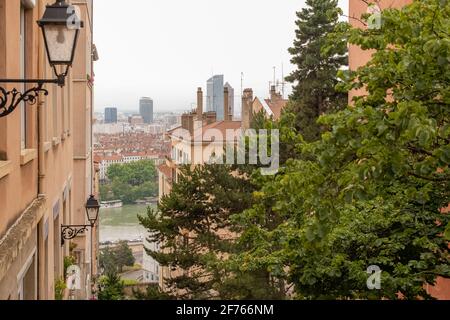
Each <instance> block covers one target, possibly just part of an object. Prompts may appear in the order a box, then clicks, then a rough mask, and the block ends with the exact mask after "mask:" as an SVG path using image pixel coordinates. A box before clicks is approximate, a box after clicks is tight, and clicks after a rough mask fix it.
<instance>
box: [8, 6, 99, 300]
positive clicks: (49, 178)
mask: <svg viewBox="0 0 450 320" xmlns="http://www.w3.org/2000/svg"><path fill="white" fill-rule="evenodd" d="M53 2H54V1H52V0H0V79H23V78H27V79H52V78H54V74H53V71H52V69H51V68H50V66H49V62H48V60H47V55H46V51H45V46H44V41H43V37H42V34H41V31H40V30H39V27H38V25H37V23H36V21H37V20H38V19H40V18H41V17H42V16H43V14H44V11H45V6H46V5H47V4H52V3H53ZM71 4H73V5H76V6H78V8H79V9H80V10H79V12H80V13H81V19H82V20H83V21H84V28H83V29H81V31H80V36H79V39H78V45H77V47H76V53H75V59H74V64H73V67H72V68H71V69H70V71H69V75H68V77H67V78H66V85H65V86H64V87H59V86H57V85H56V84H45V85H44V86H45V89H46V90H48V95H47V96H44V95H42V94H41V95H40V96H39V98H38V101H37V103H36V104H35V105H30V104H29V103H22V105H20V106H19V107H18V108H17V109H16V110H15V111H14V112H13V113H11V114H10V115H8V116H6V117H3V118H0V300H6V299H11V300H16V299H18V300H20V299H24V300H37V299H39V300H52V299H54V298H55V291H56V285H57V283H58V282H61V281H65V279H64V258H65V257H68V256H69V255H73V256H74V257H75V258H76V264H77V265H78V266H79V267H80V268H81V271H82V272H81V279H82V281H81V282H82V286H81V288H80V290H77V291H76V292H75V293H76V296H77V297H78V298H88V297H89V295H90V292H91V290H90V289H91V288H90V279H91V277H90V269H91V263H92V261H91V259H90V258H89V257H90V254H91V251H90V250H91V249H90V248H91V240H90V238H89V232H88V234H86V235H83V236H80V237H77V238H76V239H74V240H72V241H65V242H64V245H62V239H61V225H72V224H82V225H84V224H87V223H86V213H85V209H84V205H85V203H86V200H87V198H88V197H89V195H90V194H91V193H95V181H94V177H95V175H94V174H93V173H94V168H93V164H92V147H91V146H92V138H91V136H92V134H91V127H92V102H93V84H92V81H91V79H93V65H92V61H93V56H94V55H93V50H94V46H93V43H92V30H93V26H92V0H79V1H72V2H71ZM31 85H33V84H31ZM0 86H1V87H4V88H5V89H6V90H11V89H13V88H14V87H15V88H17V89H18V90H19V91H23V89H25V88H27V87H26V86H23V85H21V84H16V85H12V84H9V83H0ZM93 234H94V237H93V242H92V243H94V244H95V243H96V239H97V237H96V234H97V230H96V228H95V229H94V230H93ZM92 247H94V252H93V254H94V256H96V253H95V248H96V247H97V246H96V245H93V246H92ZM95 265H96V262H95V261H94V266H95ZM95 271H96V270H95V268H94V272H95Z"/></svg>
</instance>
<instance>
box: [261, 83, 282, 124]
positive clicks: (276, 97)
mask: <svg viewBox="0 0 450 320" xmlns="http://www.w3.org/2000/svg"><path fill="white" fill-rule="evenodd" d="M288 101H289V100H287V99H283V96H282V95H281V93H279V92H277V90H276V87H275V86H272V87H271V89H270V97H269V98H268V99H260V98H258V97H256V98H255V100H254V101H253V107H252V111H253V113H258V112H260V111H263V112H264V114H265V115H266V117H267V118H272V119H273V120H279V119H280V118H281V111H282V110H283V109H284V107H285V106H286V105H287V103H288Z"/></svg>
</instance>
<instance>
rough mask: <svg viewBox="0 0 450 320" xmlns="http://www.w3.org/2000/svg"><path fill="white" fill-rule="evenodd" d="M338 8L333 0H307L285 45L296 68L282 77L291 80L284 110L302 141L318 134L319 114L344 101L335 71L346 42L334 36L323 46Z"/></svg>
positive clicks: (343, 63) (341, 63)
mask: <svg viewBox="0 0 450 320" xmlns="http://www.w3.org/2000/svg"><path fill="white" fill-rule="evenodd" d="M340 12H341V11H340V9H339V7H338V1H337V0H307V1H306V7H305V8H303V9H302V10H301V11H299V12H297V17H298V20H297V22H296V25H297V30H296V38H295V41H294V46H293V47H292V48H290V49H289V53H290V54H291V55H292V60H291V62H292V64H294V65H296V66H297V68H296V69H295V70H294V71H293V72H292V73H291V74H290V75H289V76H288V77H287V78H286V80H287V81H289V82H292V83H294V88H293V93H292V95H291V97H290V100H291V101H290V103H289V105H288V107H287V108H286V112H287V113H291V114H293V115H294V116H295V121H294V122H293V123H292V124H293V127H294V128H295V129H296V130H297V132H300V133H301V134H302V136H303V138H304V139H305V140H306V141H315V140H318V139H319V138H320V133H321V132H322V131H323V128H321V126H320V125H318V124H317V119H318V118H319V116H320V115H322V114H324V113H328V112H330V111H333V110H336V109H341V108H343V107H344V106H345V105H346V104H347V95H346V94H343V93H340V92H338V91H336V89H335V86H336V85H337V84H338V82H339V80H338V78H337V72H338V71H339V70H340V69H341V68H342V67H343V66H346V65H347V60H348V58H347V45H346V42H345V40H344V38H343V37H342V38H340V39H338V38H337V37H336V38H334V39H333V40H334V41H333V45H332V46H330V47H329V50H326V51H325V50H323V49H324V48H325V47H326V45H327V44H328V41H329V39H328V36H329V35H330V33H331V32H333V31H334V29H335V27H336V25H337V24H338V19H339V13H340Z"/></svg>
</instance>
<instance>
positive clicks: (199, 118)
mask: <svg viewBox="0 0 450 320" xmlns="http://www.w3.org/2000/svg"><path fill="white" fill-rule="evenodd" d="M202 120H203V91H202V88H198V90H197V121H202Z"/></svg>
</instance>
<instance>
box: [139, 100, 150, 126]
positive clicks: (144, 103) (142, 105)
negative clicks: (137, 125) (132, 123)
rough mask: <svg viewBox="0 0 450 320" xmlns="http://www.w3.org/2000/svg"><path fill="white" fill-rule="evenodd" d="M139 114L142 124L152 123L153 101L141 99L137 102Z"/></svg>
mask: <svg viewBox="0 0 450 320" xmlns="http://www.w3.org/2000/svg"><path fill="white" fill-rule="evenodd" d="M139 114H140V115H141V117H142V118H143V119H144V123H146V124H150V123H153V100H152V99H151V98H148V97H143V98H141V100H139Z"/></svg>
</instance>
